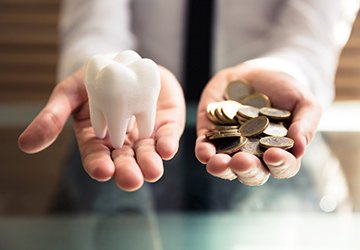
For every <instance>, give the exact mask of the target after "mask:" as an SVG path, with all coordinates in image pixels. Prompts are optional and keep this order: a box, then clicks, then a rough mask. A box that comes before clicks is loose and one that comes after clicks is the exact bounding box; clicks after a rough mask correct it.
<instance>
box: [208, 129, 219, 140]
mask: <svg viewBox="0 0 360 250" xmlns="http://www.w3.org/2000/svg"><path fill="white" fill-rule="evenodd" d="M216 134H220V131H217V130H211V131H208V132H206V134H205V137H206V138H207V139H209V138H210V137H212V136H213V135H216Z"/></svg>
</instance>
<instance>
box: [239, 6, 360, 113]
mask: <svg viewBox="0 0 360 250" xmlns="http://www.w3.org/2000/svg"><path fill="white" fill-rule="evenodd" d="M359 2H360V1H359V0H342V1H337V0H330V1H328V0H316V1H314V0H290V1H287V4H286V5H285V6H282V9H281V10H280V12H279V13H280V16H279V19H278V20H277V22H276V23H275V24H274V27H273V29H271V32H270V34H269V43H270V44H271V50H270V51H269V52H268V53H266V54H264V55H263V56H261V57H260V58H256V59H253V60H249V61H247V62H245V64H247V65H249V66H250V67H262V68H266V69H270V70H276V71H281V72H284V73H287V74H289V75H291V76H292V77H294V78H295V79H296V80H297V82H298V84H299V85H300V86H299V87H300V88H308V89H310V90H311V91H312V92H313V93H314V94H315V96H316V97H317V98H318V99H319V101H320V103H321V104H322V105H323V106H324V107H326V106H328V105H329V104H330V103H331V102H332V100H333V98H334V92H335V91H334V77H335V73H336V68H337V64H338V57H339V55H340V52H341V49H342V48H343V47H344V45H345V44H346V42H347V40H348V38H349V36H350V32H351V28H352V23H353V21H354V20H355V17H356V14H357V11H358V8H359Z"/></svg>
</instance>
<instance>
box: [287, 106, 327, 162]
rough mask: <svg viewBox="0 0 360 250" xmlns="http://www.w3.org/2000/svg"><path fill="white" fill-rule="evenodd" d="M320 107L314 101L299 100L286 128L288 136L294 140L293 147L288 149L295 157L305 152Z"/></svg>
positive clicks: (314, 128)
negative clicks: (287, 128)
mask: <svg viewBox="0 0 360 250" xmlns="http://www.w3.org/2000/svg"><path fill="white" fill-rule="evenodd" d="M321 113H322V111H321V107H320V106H319V105H317V104H316V103H315V102H312V101H307V102H305V101H304V102H299V103H298V104H297V106H296V108H295V111H294V117H293V119H292V122H291V125H290V127H289V130H288V135H287V136H288V137H290V138H292V139H293V140H294V147H293V148H292V149H291V150H290V151H291V152H292V153H293V154H294V156H295V157H296V158H300V157H302V156H303V155H304V154H305V149H306V147H307V146H308V145H309V144H310V142H311V140H312V138H313V137H314V134H315V133H316V130H317V126H318V124H319V121H320V117H321Z"/></svg>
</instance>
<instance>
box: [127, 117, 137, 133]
mask: <svg viewBox="0 0 360 250" xmlns="http://www.w3.org/2000/svg"><path fill="white" fill-rule="evenodd" d="M134 126H135V116H134V115H132V116H131V117H130V120H129V123H128V126H127V130H126V132H130V131H131V130H132V129H133V128H134Z"/></svg>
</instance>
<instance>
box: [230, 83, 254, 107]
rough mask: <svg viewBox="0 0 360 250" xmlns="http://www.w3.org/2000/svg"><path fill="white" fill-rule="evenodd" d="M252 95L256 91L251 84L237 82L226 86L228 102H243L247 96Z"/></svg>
mask: <svg viewBox="0 0 360 250" xmlns="http://www.w3.org/2000/svg"><path fill="white" fill-rule="evenodd" d="M252 93H254V89H253V88H252V87H251V86H250V85H249V84H247V83H246V82H243V81H240V80H236V81H232V82H230V83H229V84H228V85H227V86H226V89H225V94H224V97H225V99H226V100H233V101H237V102H241V100H242V99H243V98H244V97H245V96H248V95H250V94H252Z"/></svg>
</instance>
